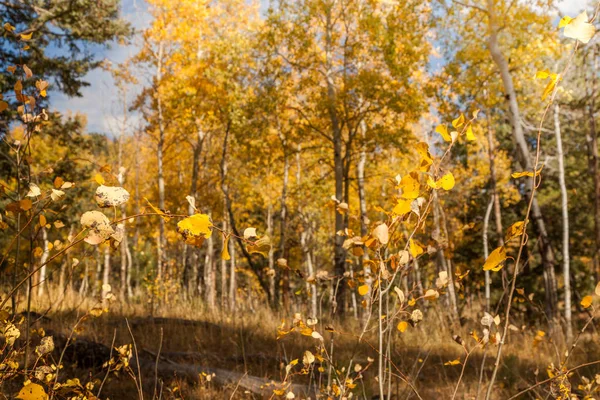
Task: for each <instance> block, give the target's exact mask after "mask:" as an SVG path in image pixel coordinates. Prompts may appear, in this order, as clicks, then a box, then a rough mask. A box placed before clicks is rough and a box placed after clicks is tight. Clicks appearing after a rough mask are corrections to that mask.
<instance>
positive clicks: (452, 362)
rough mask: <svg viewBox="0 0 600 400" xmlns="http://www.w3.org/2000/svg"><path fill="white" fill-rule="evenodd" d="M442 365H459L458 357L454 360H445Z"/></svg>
mask: <svg viewBox="0 0 600 400" xmlns="http://www.w3.org/2000/svg"><path fill="white" fill-rule="evenodd" d="M444 365H460V359H459V358H457V359H456V360H452V361H448V362H445V363H444Z"/></svg>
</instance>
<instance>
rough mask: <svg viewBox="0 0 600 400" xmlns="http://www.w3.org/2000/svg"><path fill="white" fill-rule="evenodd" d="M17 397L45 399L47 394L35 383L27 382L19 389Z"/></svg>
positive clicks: (29, 399)
mask: <svg viewBox="0 0 600 400" xmlns="http://www.w3.org/2000/svg"><path fill="white" fill-rule="evenodd" d="M17 399H21V400H46V399H48V395H47V394H46V392H45V391H44V388H43V387H42V386H41V385H38V384H37V383H29V384H27V385H25V386H23V388H22V389H21V390H20V391H19V394H18V395H17Z"/></svg>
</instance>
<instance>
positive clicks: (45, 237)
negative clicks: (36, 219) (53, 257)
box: [37, 227, 50, 297]
mask: <svg viewBox="0 0 600 400" xmlns="http://www.w3.org/2000/svg"><path fill="white" fill-rule="evenodd" d="M42 240H43V241H44V252H43V253H42V257H41V258H40V265H42V268H40V283H39V286H38V289H37V294H38V296H40V297H41V296H43V295H44V288H45V287H47V286H48V283H47V282H46V265H44V264H46V261H48V257H49V256H50V242H49V241H48V231H47V230H46V228H44V227H42Z"/></svg>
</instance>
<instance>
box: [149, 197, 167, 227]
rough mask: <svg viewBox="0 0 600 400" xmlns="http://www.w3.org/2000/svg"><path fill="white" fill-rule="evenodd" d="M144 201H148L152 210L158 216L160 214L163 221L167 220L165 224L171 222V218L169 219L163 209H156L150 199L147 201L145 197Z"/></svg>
mask: <svg viewBox="0 0 600 400" xmlns="http://www.w3.org/2000/svg"><path fill="white" fill-rule="evenodd" d="M144 200H146V203H148V205H149V206H150V208H151V209H152V211H154V212H155V213H156V214H159V215H160V217H161V218H162V219H164V220H165V222H169V221H170V220H171V217H169V216H168V215H167V213H165V212H164V211H163V210H161V209H160V208H158V207H154V206H153V205H152V203H150V200H148V199H147V198H145V197H144Z"/></svg>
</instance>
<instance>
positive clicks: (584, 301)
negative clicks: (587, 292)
mask: <svg viewBox="0 0 600 400" xmlns="http://www.w3.org/2000/svg"><path fill="white" fill-rule="evenodd" d="M593 300H594V298H593V297H592V296H585V297H584V298H583V299H582V300H581V303H580V304H581V307H583V308H588V307H589V306H591V305H592V301H593Z"/></svg>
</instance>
